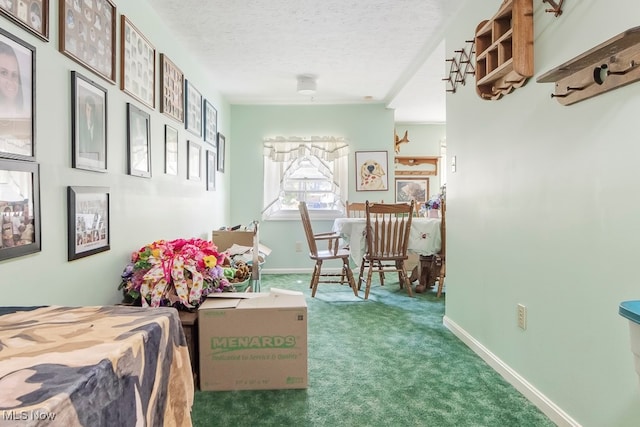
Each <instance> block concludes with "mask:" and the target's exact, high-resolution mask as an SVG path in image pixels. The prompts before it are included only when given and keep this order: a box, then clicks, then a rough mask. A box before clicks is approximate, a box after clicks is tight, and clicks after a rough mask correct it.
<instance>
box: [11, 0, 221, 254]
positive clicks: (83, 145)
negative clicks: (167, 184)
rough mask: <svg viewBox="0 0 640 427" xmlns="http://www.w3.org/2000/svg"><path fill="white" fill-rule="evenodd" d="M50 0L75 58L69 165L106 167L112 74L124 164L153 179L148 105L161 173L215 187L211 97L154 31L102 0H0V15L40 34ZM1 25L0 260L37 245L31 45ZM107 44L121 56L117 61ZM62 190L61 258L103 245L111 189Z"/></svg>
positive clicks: (216, 142) (217, 166) (46, 30)
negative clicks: (183, 142)
mask: <svg viewBox="0 0 640 427" xmlns="http://www.w3.org/2000/svg"><path fill="white" fill-rule="evenodd" d="M56 1H57V6H58V17H59V22H58V27H57V28H58V29H59V34H58V50H59V52H60V54H62V55H65V56H67V57H68V58H70V59H72V60H73V61H75V62H76V63H77V64H79V65H80V66H81V67H82V69H81V71H76V70H71V71H70V72H69V76H68V78H69V79H70V83H71V86H70V87H71V93H70V97H71V104H72V105H71V115H70V124H69V126H70V127H71V142H70V144H69V148H68V149H69V150H70V153H71V160H72V161H71V167H72V168H75V169H82V170H86V171H90V172H91V173H97V174H99V173H105V172H107V171H108V170H109V164H110V162H111V161H113V160H114V159H110V158H109V153H108V151H107V146H108V144H107V137H108V135H109V117H107V105H108V102H110V101H109V90H108V89H107V87H108V86H109V85H116V84H118V81H117V79H118V78H119V89H120V90H121V91H122V92H124V93H126V94H127V95H128V97H130V102H126V117H122V118H117V120H120V121H125V122H126V131H127V135H126V144H127V147H126V153H127V158H126V164H127V168H126V172H127V174H129V175H131V176H135V177H139V178H142V179H153V174H154V173H158V172H155V171H152V167H151V165H152V162H151V141H150V137H151V136H150V135H151V132H150V128H151V119H152V115H151V114H149V111H150V110H151V111H154V110H155V109H156V108H158V110H159V112H160V113H162V116H161V117H167V118H168V120H167V123H165V124H164V153H163V156H164V170H163V171H162V172H161V173H164V174H166V175H173V176H177V177H179V179H184V180H188V181H196V182H200V183H201V184H202V191H203V192H207V191H215V187H216V173H224V168H225V166H224V163H225V162H224V159H225V144H226V140H225V137H224V135H222V134H221V133H220V132H218V113H217V109H216V107H215V106H214V105H213V103H212V102H211V101H210V100H208V99H207V98H205V96H203V94H202V93H201V92H200V91H199V90H198V82H196V81H193V80H190V79H187V77H186V76H185V75H184V73H183V72H182V71H181V69H180V66H179V64H176V63H174V62H173V61H172V60H171V59H170V58H169V57H168V56H167V55H166V54H165V53H162V52H161V53H158V52H157V51H156V48H155V47H154V44H153V40H150V39H149V38H147V37H146V36H145V35H144V34H143V33H142V32H141V31H140V30H139V29H138V28H137V27H136V25H135V23H134V22H132V20H131V19H130V18H129V17H127V16H125V15H124V14H121V15H118V11H117V9H116V5H115V4H114V3H113V2H112V1H111V0H29V1H17V0H0V15H1V17H0V19H6V20H9V21H11V22H13V23H14V24H16V25H17V26H19V27H21V28H23V29H25V30H26V31H28V32H30V33H32V34H33V35H35V36H36V37H38V38H39V39H41V40H42V41H43V42H45V43H49V42H51V40H52V37H53V36H52V35H51V34H50V22H49V20H50V15H51V14H50V10H51V9H50V8H51V7H55V2H56ZM118 24H119V26H118ZM6 27H7V26H4V25H3V26H2V27H0V215H1V221H0V225H1V233H2V234H1V238H0V261H1V260H6V259H10V258H14V257H20V256H24V255H27V254H31V253H34V252H38V251H40V250H41V222H40V215H41V212H40V191H41V183H40V176H39V163H38V155H37V153H38V150H37V149H38V138H37V135H36V131H35V130H36V117H35V114H34V112H35V111H36V108H35V107H36V93H35V87H36V82H35V76H36V64H37V61H36V58H37V51H36V47H35V46H33V45H32V44H30V43H28V42H27V41H25V40H24V39H23V38H21V37H19V35H17V34H14V33H13V32H11V31H9V30H7V29H5V28H6ZM117 28H119V32H117V31H116V29H117ZM116 49H119V51H118V52H119V54H120V64H116ZM38 66H40V64H38ZM156 67H158V68H159V70H157V68H156ZM156 71H158V74H159V81H156ZM62 83H63V82H61V84H62ZM156 101H157V102H156ZM181 129H182V130H184V131H186V132H188V135H189V137H188V141H187V150H186V153H187V159H186V160H187V161H186V165H187V168H186V170H184V171H181V170H179V168H178V164H179V163H178V153H179V150H178V141H179V133H180V131H181ZM116 161H119V159H116ZM70 184H72V183H70ZM45 191H46V189H45ZM66 198H67V200H66V206H67V219H68V221H67V235H68V238H67V240H68V243H67V244H68V247H67V253H68V257H67V259H68V261H72V260H75V259H78V258H83V257H86V256H90V255H94V254H97V253H100V252H104V251H107V250H109V249H110V234H111V229H110V203H111V201H112V198H111V193H110V189H109V188H108V187H97V186H78V185H68V187H67V192H66Z"/></svg>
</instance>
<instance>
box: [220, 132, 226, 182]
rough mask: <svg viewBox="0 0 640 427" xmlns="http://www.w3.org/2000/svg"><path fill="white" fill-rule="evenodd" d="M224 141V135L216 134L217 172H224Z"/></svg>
mask: <svg viewBox="0 0 640 427" xmlns="http://www.w3.org/2000/svg"><path fill="white" fill-rule="evenodd" d="M226 140H227V139H226V138H225V137H224V135H223V134H221V133H220V132H218V172H224V150H225V145H226Z"/></svg>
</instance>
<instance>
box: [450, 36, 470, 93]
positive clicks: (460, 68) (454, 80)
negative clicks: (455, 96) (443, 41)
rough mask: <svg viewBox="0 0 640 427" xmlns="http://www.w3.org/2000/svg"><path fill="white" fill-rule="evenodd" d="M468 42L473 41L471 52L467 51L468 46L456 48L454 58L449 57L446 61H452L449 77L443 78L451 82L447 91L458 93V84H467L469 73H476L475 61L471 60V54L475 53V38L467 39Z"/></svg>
mask: <svg viewBox="0 0 640 427" xmlns="http://www.w3.org/2000/svg"><path fill="white" fill-rule="evenodd" d="M466 43H467V44H469V43H471V46H469V47H468V48H469V53H467V46H465V47H463V48H462V49H457V50H454V51H453V53H454V56H453V58H448V59H446V60H445V61H446V62H450V63H451V65H449V77H445V78H443V79H442V80H443V81H446V82H448V83H449V88H448V89H447V92H450V93H456V90H457V88H458V84H460V83H461V84H463V85H464V84H465V83H466V80H467V75H468V74H474V73H475V69H474V67H473V63H472V62H473V61H472V60H471V56H472V55H473V44H474V40H467V41H466Z"/></svg>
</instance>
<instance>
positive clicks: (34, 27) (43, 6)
mask: <svg viewBox="0 0 640 427" xmlns="http://www.w3.org/2000/svg"><path fill="white" fill-rule="evenodd" d="M0 13H2V14H3V15H4V16H6V17H7V18H9V19H11V20H12V21H13V22H15V23H16V24H18V25H21V26H22V27H24V28H26V29H27V30H29V31H31V32H32V33H33V34H35V35H36V36H38V37H40V38H41V39H42V40H45V41H49V0H30V1H25V0H3V1H0Z"/></svg>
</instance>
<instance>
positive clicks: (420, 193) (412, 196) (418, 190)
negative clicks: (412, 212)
mask: <svg viewBox="0 0 640 427" xmlns="http://www.w3.org/2000/svg"><path fill="white" fill-rule="evenodd" d="M395 188H396V203H410V202H411V201H412V200H414V201H415V202H416V206H417V207H419V206H420V205H421V204H424V203H426V202H427V200H429V178H427V177H420V178H418V177H414V178H404V177H402V178H395ZM416 209H417V208H416Z"/></svg>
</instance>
